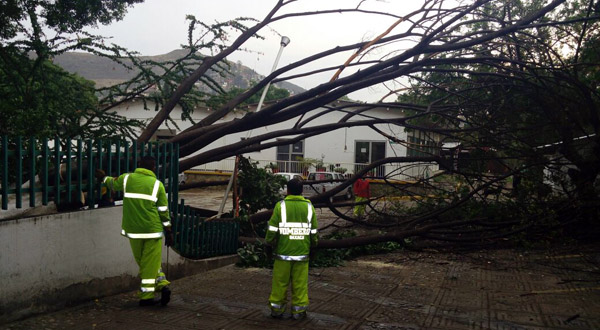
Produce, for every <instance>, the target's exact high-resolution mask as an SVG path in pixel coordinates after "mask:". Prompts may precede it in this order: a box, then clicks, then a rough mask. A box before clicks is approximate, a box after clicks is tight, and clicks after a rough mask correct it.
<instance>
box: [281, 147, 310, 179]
mask: <svg viewBox="0 0 600 330" xmlns="http://www.w3.org/2000/svg"><path fill="white" fill-rule="evenodd" d="M301 158H304V141H298V142H296V143H292V144H285V145H281V146H277V168H278V170H279V171H280V172H292V173H302V169H301V168H300V164H299V162H298V160H299V159H301Z"/></svg>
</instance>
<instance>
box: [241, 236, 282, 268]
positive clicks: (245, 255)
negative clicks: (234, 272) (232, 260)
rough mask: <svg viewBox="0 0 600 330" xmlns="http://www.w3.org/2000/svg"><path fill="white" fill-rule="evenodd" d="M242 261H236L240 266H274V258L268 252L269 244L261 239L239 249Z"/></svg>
mask: <svg viewBox="0 0 600 330" xmlns="http://www.w3.org/2000/svg"><path fill="white" fill-rule="evenodd" d="M237 253H238V255H239V256H240V261H238V262H237V263H236V265H237V266H239V267H258V268H273V258H270V257H269V255H268V253H267V246H266V245H265V244H263V243H261V242H260V241H258V240H257V241H256V243H253V244H246V245H244V246H243V247H241V248H239V249H238V250H237Z"/></svg>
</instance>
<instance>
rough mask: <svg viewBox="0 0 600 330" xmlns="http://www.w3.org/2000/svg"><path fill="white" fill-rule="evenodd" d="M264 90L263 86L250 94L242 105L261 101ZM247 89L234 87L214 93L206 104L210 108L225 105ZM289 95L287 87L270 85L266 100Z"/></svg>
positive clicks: (278, 98)
mask: <svg viewBox="0 0 600 330" xmlns="http://www.w3.org/2000/svg"><path fill="white" fill-rule="evenodd" d="M255 84H256V83H253V84H252V85H255ZM263 90H264V88H262V89H261V90H259V91H258V92H256V94H254V95H252V96H250V97H249V98H248V99H246V100H245V101H244V102H243V103H241V105H248V104H257V103H258V102H259V101H260V96H261V95H262V93H263ZM245 91H246V90H245V89H243V88H238V87H233V88H232V89H230V90H228V91H227V92H225V93H221V94H217V95H213V96H211V97H210V98H208V100H206V106H207V107H209V108H213V109H218V108H220V107H221V106H223V105H225V104H226V103H227V102H229V101H231V100H232V99H233V98H235V97H236V96H238V95H240V94H242V93H244V92H245ZM288 96H290V92H289V91H288V90H287V89H284V88H278V87H276V86H271V87H269V90H268V91H267V95H265V100H264V101H265V102H269V101H275V100H280V99H284V98H286V97H288Z"/></svg>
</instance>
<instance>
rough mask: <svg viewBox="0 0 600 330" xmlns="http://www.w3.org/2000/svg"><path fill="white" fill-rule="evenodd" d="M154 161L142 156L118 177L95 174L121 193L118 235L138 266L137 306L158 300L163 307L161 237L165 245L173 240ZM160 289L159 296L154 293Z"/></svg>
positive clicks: (167, 297) (166, 295) (168, 295)
mask: <svg viewBox="0 0 600 330" xmlns="http://www.w3.org/2000/svg"><path fill="white" fill-rule="evenodd" d="M155 169H156V161H155V160H154V158H153V157H150V156H145V157H143V158H142V159H141V160H140V162H139V166H138V168H137V169H136V170H135V171H134V172H133V173H125V174H122V175H121V176H119V177H118V178H113V177H110V176H105V175H104V172H103V171H102V170H98V171H97V172H96V176H97V177H99V178H100V177H104V178H103V182H104V184H106V186H107V187H108V188H109V189H111V190H114V191H122V192H123V220H122V226H121V235H123V236H125V237H127V238H129V243H130V245H131V251H132V252H133V257H134V258H135V261H136V263H137V264H138V266H139V269H140V270H139V275H140V278H141V285H140V292H139V294H138V296H139V298H140V301H139V304H140V306H151V305H156V304H158V303H160V304H161V305H163V306H165V305H167V304H168V303H169V301H170V299H171V290H170V289H169V287H168V286H167V285H168V284H169V281H167V279H166V277H165V274H164V273H163V272H162V270H161V261H162V238H163V236H164V237H165V243H166V245H167V246H171V245H172V243H173V234H172V232H171V222H170V217H169V209H168V201H167V194H166V192H165V187H164V186H163V184H162V182H160V181H159V180H157V179H156V175H155V174H154V171H155ZM156 292H160V299H158V298H155V293H156Z"/></svg>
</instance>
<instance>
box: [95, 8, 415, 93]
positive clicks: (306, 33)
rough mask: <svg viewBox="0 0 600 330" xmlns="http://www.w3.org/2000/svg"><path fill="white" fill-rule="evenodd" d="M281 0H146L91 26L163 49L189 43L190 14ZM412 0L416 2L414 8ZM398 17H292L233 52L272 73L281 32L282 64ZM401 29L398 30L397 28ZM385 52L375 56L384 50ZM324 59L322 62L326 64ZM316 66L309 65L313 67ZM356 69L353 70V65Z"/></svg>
mask: <svg viewBox="0 0 600 330" xmlns="http://www.w3.org/2000/svg"><path fill="white" fill-rule="evenodd" d="M359 2H360V1H359V0H299V1H297V2H294V3H291V4H289V5H287V6H285V7H284V9H283V10H282V11H281V13H288V12H303V11H316V10H325V9H333V8H355V7H356V5H357V4H358V3H359ZM275 3H276V1H275V0H218V1H215V0H210V1H209V0H170V1H167V0H146V1H144V3H141V4H137V5H135V6H134V7H131V8H129V10H128V13H127V14H126V16H125V18H124V20H122V21H119V22H116V23H113V24H111V25H110V26H101V27H99V28H98V29H94V30H92V31H90V32H93V33H96V34H100V35H103V36H107V37H108V36H110V37H112V42H114V43H116V44H118V45H120V46H123V47H126V48H128V49H129V50H134V51H137V52H139V53H141V54H142V55H159V54H164V53H168V52H170V51H172V50H174V49H177V48H181V44H184V43H186V38H187V28H188V22H187V21H186V20H185V17H186V15H188V14H191V15H194V16H195V17H196V18H197V19H199V20H201V21H204V22H206V23H212V22H215V21H227V20H230V19H234V18H237V17H252V18H256V19H259V20H262V18H264V17H265V16H266V14H267V13H268V12H269V11H270V10H271V9H272V6H273V5H274V4H275ZM411 3H412V7H413V8H409V6H411V5H410V4H411ZM417 5H420V3H419V2H418V1H405V0H388V1H382V0H367V1H364V3H363V4H362V5H361V9H365V10H377V11H384V12H389V13H394V14H403V13H406V12H408V11H409V10H411V9H414V7H415V6H417ZM395 21H396V19H395V18H392V17H386V16H375V17H367V16H365V15H360V14H355V13H352V14H348V13H345V14H329V15H320V16H318V17H312V18H306V17H305V18H292V19H285V20H282V21H280V22H276V23H274V24H273V25H272V26H269V27H268V28H266V29H263V30H261V31H260V34H261V35H262V36H264V37H265V40H257V39H253V40H252V42H249V43H247V44H246V45H245V47H246V48H247V49H249V50H250V51H248V52H244V51H237V52H235V53H234V54H232V55H230V56H229V57H228V60H230V61H234V62H237V61H241V62H242V64H244V65H246V66H248V67H250V68H252V69H254V70H255V71H256V72H258V73H259V74H262V75H267V74H268V73H270V71H271V68H272V66H273V63H274V61H275V58H276V55H277V52H278V50H279V47H280V46H279V45H280V40H281V36H280V35H285V36H287V37H289V38H290V39H291V43H290V44H289V45H288V46H287V47H286V48H285V49H284V51H283V54H282V56H281V60H280V62H279V65H278V67H281V66H283V65H286V64H289V63H291V62H294V61H298V60H300V59H302V58H305V57H307V56H310V55H312V54H314V53H317V52H320V51H323V50H326V49H329V48H332V47H334V46H337V45H346V44H351V43H356V42H359V41H363V40H370V39H371V38H373V37H375V36H377V35H379V34H380V33H382V32H383V31H385V30H386V29H387V28H388V27H389V26H390V25H392V24H393V23H394V22H395ZM400 28H401V27H399V29H400ZM396 32H397V30H396ZM350 55H351V54H349V53H345V54H344V55H339V56H336V57H333V58H331V59H328V60H327V63H325V65H340V64H343V63H344V62H345V61H346V59H347V58H348V57H349V56H350ZM381 55H383V52H380V53H379V54H374V55H373V56H375V57H377V56H381ZM322 65H323V63H322V64H321V66H322ZM314 68H316V66H311V67H308V68H305V69H304V70H303V71H307V70H311V69H314ZM348 72H351V70H348ZM332 75H333V72H328V73H324V74H319V75H316V76H312V77H310V78H301V79H295V80H291V81H290V82H292V83H295V84H297V85H299V86H301V87H303V88H306V89H308V88H311V87H314V86H316V85H318V84H320V83H323V82H326V81H328V80H329V79H330V78H331V76H332ZM385 91H386V90H385V89H384V88H376V87H374V88H369V89H367V90H363V91H360V92H356V93H352V94H350V97H351V98H353V99H356V100H361V101H376V100H378V99H379V98H380V97H381V96H382V95H383V94H385Z"/></svg>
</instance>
